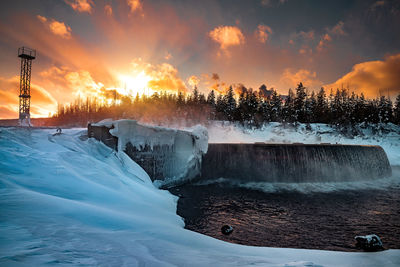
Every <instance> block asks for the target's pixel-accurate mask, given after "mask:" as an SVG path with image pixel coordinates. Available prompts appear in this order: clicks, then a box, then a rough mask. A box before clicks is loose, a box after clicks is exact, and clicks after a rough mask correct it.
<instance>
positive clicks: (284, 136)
mask: <svg viewBox="0 0 400 267" xmlns="http://www.w3.org/2000/svg"><path fill="white" fill-rule="evenodd" d="M386 127H387V129H385V131H386V133H385V132H384V133H378V134H377V133H374V132H373V130H372V129H371V128H364V129H363V128H361V127H360V131H361V135H358V136H355V137H347V136H344V135H342V134H340V133H339V132H337V131H335V130H334V129H332V128H331V127H330V126H328V125H326V124H320V123H315V124H311V125H310V128H309V129H307V127H306V125H305V124H299V125H298V127H293V126H290V125H287V126H284V125H282V124H281V123H276V122H272V123H269V124H267V125H265V126H264V127H262V128H261V129H256V130H250V129H246V128H243V127H241V126H240V125H235V124H230V123H228V122H215V123H212V124H211V125H209V126H207V129H208V134H209V142H210V143H252V142H266V143H305V144H319V143H332V144H335V143H338V144H354V145H379V146H381V147H382V148H383V149H384V150H385V152H386V154H387V155H388V158H389V161H390V164H391V165H393V166H400V126H397V125H393V124H389V125H387V126H386Z"/></svg>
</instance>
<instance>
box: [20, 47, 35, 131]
mask: <svg viewBox="0 0 400 267" xmlns="http://www.w3.org/2000/svg"><path fill="white" fill-rule="evenodd" d="M18 57H20V58H21V74H20V78H19V125H20V126H31V114H30V106H31V73H32V60H34V59H35V58H36V50H33V49H30V48H27V47H20V48H18Z"/></svg>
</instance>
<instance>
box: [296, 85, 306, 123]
mask: <svg viewBox="0 0 400 267" xmlns="http://www.w3.org/2000/svg"><path fill="white" fill-rule="evenodd" d="M306 97H307V94H306V88H305V87H304V86H303V83H299V84H298V85H297V88H296V98H295V99H294V112H295V118H296V122H304V121H305V101H306Z"/></svg>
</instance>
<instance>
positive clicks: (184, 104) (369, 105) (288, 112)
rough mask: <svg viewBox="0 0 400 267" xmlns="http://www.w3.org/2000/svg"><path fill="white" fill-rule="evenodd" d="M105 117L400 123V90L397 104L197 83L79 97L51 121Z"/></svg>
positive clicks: (338, 94)
mask: <svg viewBox="0 0 400 267" xmlns="http://www.w3.org/2000/svg"><path fill="white" fill-rule="evenodd" d="M106 118H111V119H114V120H115V119H134V120H138V121H141V122H146V123H153V124H158V125H174V124H175V125H177V124H178V125H184V126H191V125H194V124H197V123H208V122H209V121H213V120H219V121H231V122H236V123H241V124H243V125H244V126H247V127H252V128H254V127H255V128H257V127H261V126H262V125H263V124H265V123H269V122H281V123H285V124H286V123H288V124H296V123H306V124H308V123H326V124H330V125H332V126H335V127H339V128H345V129H348V128H352V127H353V126H354V125H359V124H364V125H378V124H382V123H394V124H398V125H400V95H398V96H397V98H396V99H395V101H394V103H393V102H392V101H391V100H390V99H389V98H388V97H386V96H380V97H378V98H375V99H367V98H365V97H364V95H363V94H360V95H358V94H356V93H354V92H349V90H347V89H337V90H336V91H334V90H330V91H329V92H326V91H325V89H324V88H321V89H320V90H319V91H318V92H316V93H315V92H314V91H312V92H311V93H310V92H309V91H308V90H307V89H306V88H305V87H304V86H303V84H302V83H299V84H298V86H297V88H296V89H295V90H292V89H289V91H288V94H287V95H284V96H283V95H279V94H278V92H277V91H276V90H274V89H270V90H266V87H265V85H262V86H261V87H260V89H259V90H252V89H247V88H245V87H242V88H240V92H239V93H235V92H234V90H233V88H232V86H231V87H230V88H229V89H228V90H227V92H226V93H225V94H217V93H216V92H215V91H214V90H212V91H210V92H209V94H208V95H204V94H202V93H199V91H198V90H197V88H194V90H193V92H192V93H191V94H187V95H185V94H183V93H178V94H167V93H165V92H162V93H154V94H153V95H151V96H146V95H142V96H139V95H137V96H136V97H128V96H118V97H117V96H116V97H115V99H114V100H113V101H112V102H111V103H110V104H100V103H99V101H98V100H97V99H90V98H87V99H85V100H82V99H77V100H75V102H74V103H72V104H69V105H65V106H59V108H58V112H57V114H56V115H55V116H54V117H53V118H52V119H51V123H52V124H53V125H70V126H83V127H84V126H86V125H87V123H89V122H97V121H100V120H103V119H106Z"/></svg>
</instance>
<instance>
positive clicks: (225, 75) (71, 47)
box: [0, 0, 400, 119]
mask: <svg viewBox="0 0 400 267" xmlns="http://www.w3.org/2000/svg"><path fill="white" fill-rule="evenodd" d="M0 5H1V7H2V8H1V11H0V13H1V18H0V33H1V34H2V36H3V38H2V39H1V40H0V49H1V51H2V52H1V53H0V61H1V62H2V63H1V64H0V119H12V118H17V117H18V90H19V64H20V62H19V58H18V57H17V49H18V48H19V47H21V46H28V47H30V48H32V49H35V50H36V51H37V57H36V59H35V60H34V61H33V66H32V84H31V95H32V104H31V114H32V118H35V117H46V116H48V114H55V113H56V112H57V105H58V104H59V103H60V104H67V103H72V102H73V101H74V99H76V98H77V97H82V98H85V97H97V98H100V99H103V100H105V101H106V100H107V99H110V97H109V95H110V92H112V90H115V91H117V92H118V93H119V94H121V95H132V96H133V97H135V95H136V94H137V93H139V94H145V95H151V94H153V93H154V92H163V91H166V92H168V93H177V92H185V93H189V94H190V93H191V91H192V90H193V87H194V86H197V87H198V88H199V91H200V92H202V93H204V94H207V93H208V92H209V91H210V90H212V89H214V90H216V91H218V92H220V93H224V92H226V90H227V88H229V86H231V85H232V86H234V87H235V86H236V87H237V86H240V85H243V86H245V87H246V88H253V89H254V90H258V88H259V87H260V86H261V85H262V84H265V85H266V86H267V89H271V88H274V89H276V90H277V91H278V93H280V94H282V95H285V94H286V93H287V91H288V89H289V88H292V89H294V88H296V85H297V84H298V83H300V82H302V83H303V84H304V85H305V87H307V88H308V89H309V90H315V91H317V90H319V88H320V87H325V90H326V91H327V92H329V90H330V89H331V88H332V89H333V90H335V89H336V88H341V87H343V86H344V87H346V88H348V89H349V91H350V92H351V91H354V92H356V93H358V94H360V93H361V92H363V93H364V94H365V95H366V97H368V98H375V97H378V96H380V95H388V96H389V97H391V98H392V99H394V97H396V96H397V95H398V94H399V93H400V77H399V76H398V73H400V34H399V33H400V31H399V30H398V29H396V25H399V24H400V3H399V2H397V1H356V0H354V1H324V2H321V1H293V0H276V1H274V0H269V1H267V0H254V1H246V2H244V1H205V2H201V3H198V2H196V1H156V0H148V1H142V0H127V1H112V2H110V1H91V0H74V1H72V0H65V1H59V2H53V1H47V0H41V1H35V2H32V1H13V2H7V3H5V2H2V3H1V4H0Z"/></svg>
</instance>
